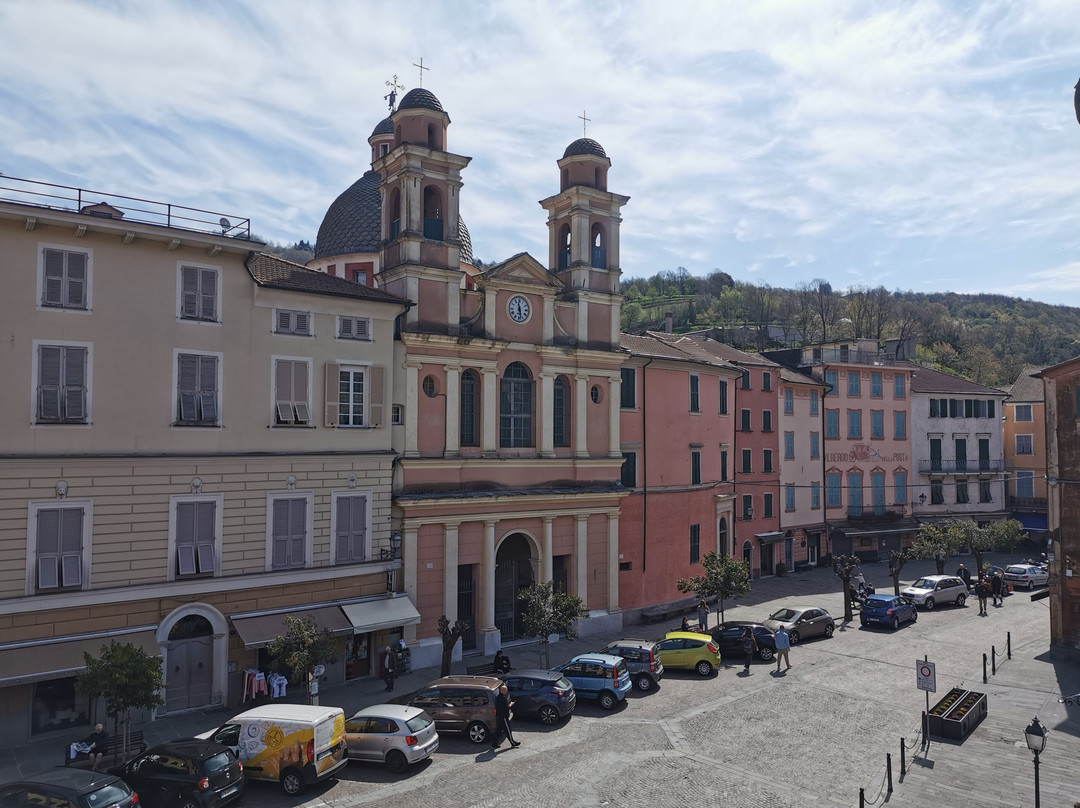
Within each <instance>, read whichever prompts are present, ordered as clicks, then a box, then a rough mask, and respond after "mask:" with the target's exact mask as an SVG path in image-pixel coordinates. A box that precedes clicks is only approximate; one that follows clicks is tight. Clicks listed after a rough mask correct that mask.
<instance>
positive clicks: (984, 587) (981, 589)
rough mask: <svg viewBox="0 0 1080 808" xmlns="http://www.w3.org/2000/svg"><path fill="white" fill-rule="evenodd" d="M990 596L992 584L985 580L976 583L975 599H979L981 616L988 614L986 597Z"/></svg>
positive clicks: (980, 579)
mask: <svg viewBox="0 0 1080 808" xmlns="http://www.w3.org/2000/svg"><path fill="white" fill-rule="evenodd" d="M988 594H990V584H988V583H987V582H986V579H985V578H979V580H977V581H976V582H975V597H977V598H978V599H979V614H980V615H983V614H986V596H987V595H988Z"/></svg>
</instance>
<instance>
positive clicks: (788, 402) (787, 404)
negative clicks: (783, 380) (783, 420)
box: [784, 387, 795, 415]
mask: <svg viewBox="0 0 1080 808" xmlns="http://www.w3.org/2000/svg"><path fill="white" fill-rule="evenodd" d="M794 412H795V391H794V390H792V389H791V388H790V387H785V388H784V415H792V414H793V413H794Z"/></svg>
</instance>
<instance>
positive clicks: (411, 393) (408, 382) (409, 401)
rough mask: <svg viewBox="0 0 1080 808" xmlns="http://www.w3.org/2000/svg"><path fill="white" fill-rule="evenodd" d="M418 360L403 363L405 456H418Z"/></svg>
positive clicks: (419, 365)
mask: <svg viewBox="0 0 1080 808" xmlns="http://www.w3.org/2000/svg"><path fill="white" fill-rule="evenodd" d="M420 368H421V363H420V362H406V363H405V452H404V455H405V457H420V447H419V444H418V443H417V440H418V435H419V427H420V415H419V409H418V407H419V403H420Z"/></svg>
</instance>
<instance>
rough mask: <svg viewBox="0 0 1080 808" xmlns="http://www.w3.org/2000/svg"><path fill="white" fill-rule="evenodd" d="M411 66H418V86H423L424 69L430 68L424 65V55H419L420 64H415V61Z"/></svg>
mask: <svg viewBox="0 0 1080 808" xmlns="http://www.w3.org/2000/svg"><path fill="white" fill-rule="evenodd" d="M412 66H413V67H419V68H420V86H421V87H423V86H424V71H425V70H431V68H430V67H424V57H423V56H421V57H420V64H417V63H416V62H413V63H412Z"/></svg>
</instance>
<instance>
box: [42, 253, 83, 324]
mask: <svg viewBox="0 0 1080 808" xmlns="http://www.w3.org/2000/svg"><path fill="white" fill-rule="evenodd" d="M90 263H91V262H90V253H88V252H86V251H84V250H68V249H63V248H61V247H43V248H42V250H41V269H40V272H39V284H40V289H39V295H38V300H39V301H40V303H41V305H42V306H43V307H45V308H50V309H76V310H80V311H85V310H87V309H88V308H89V291H90Z"/></svg>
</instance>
